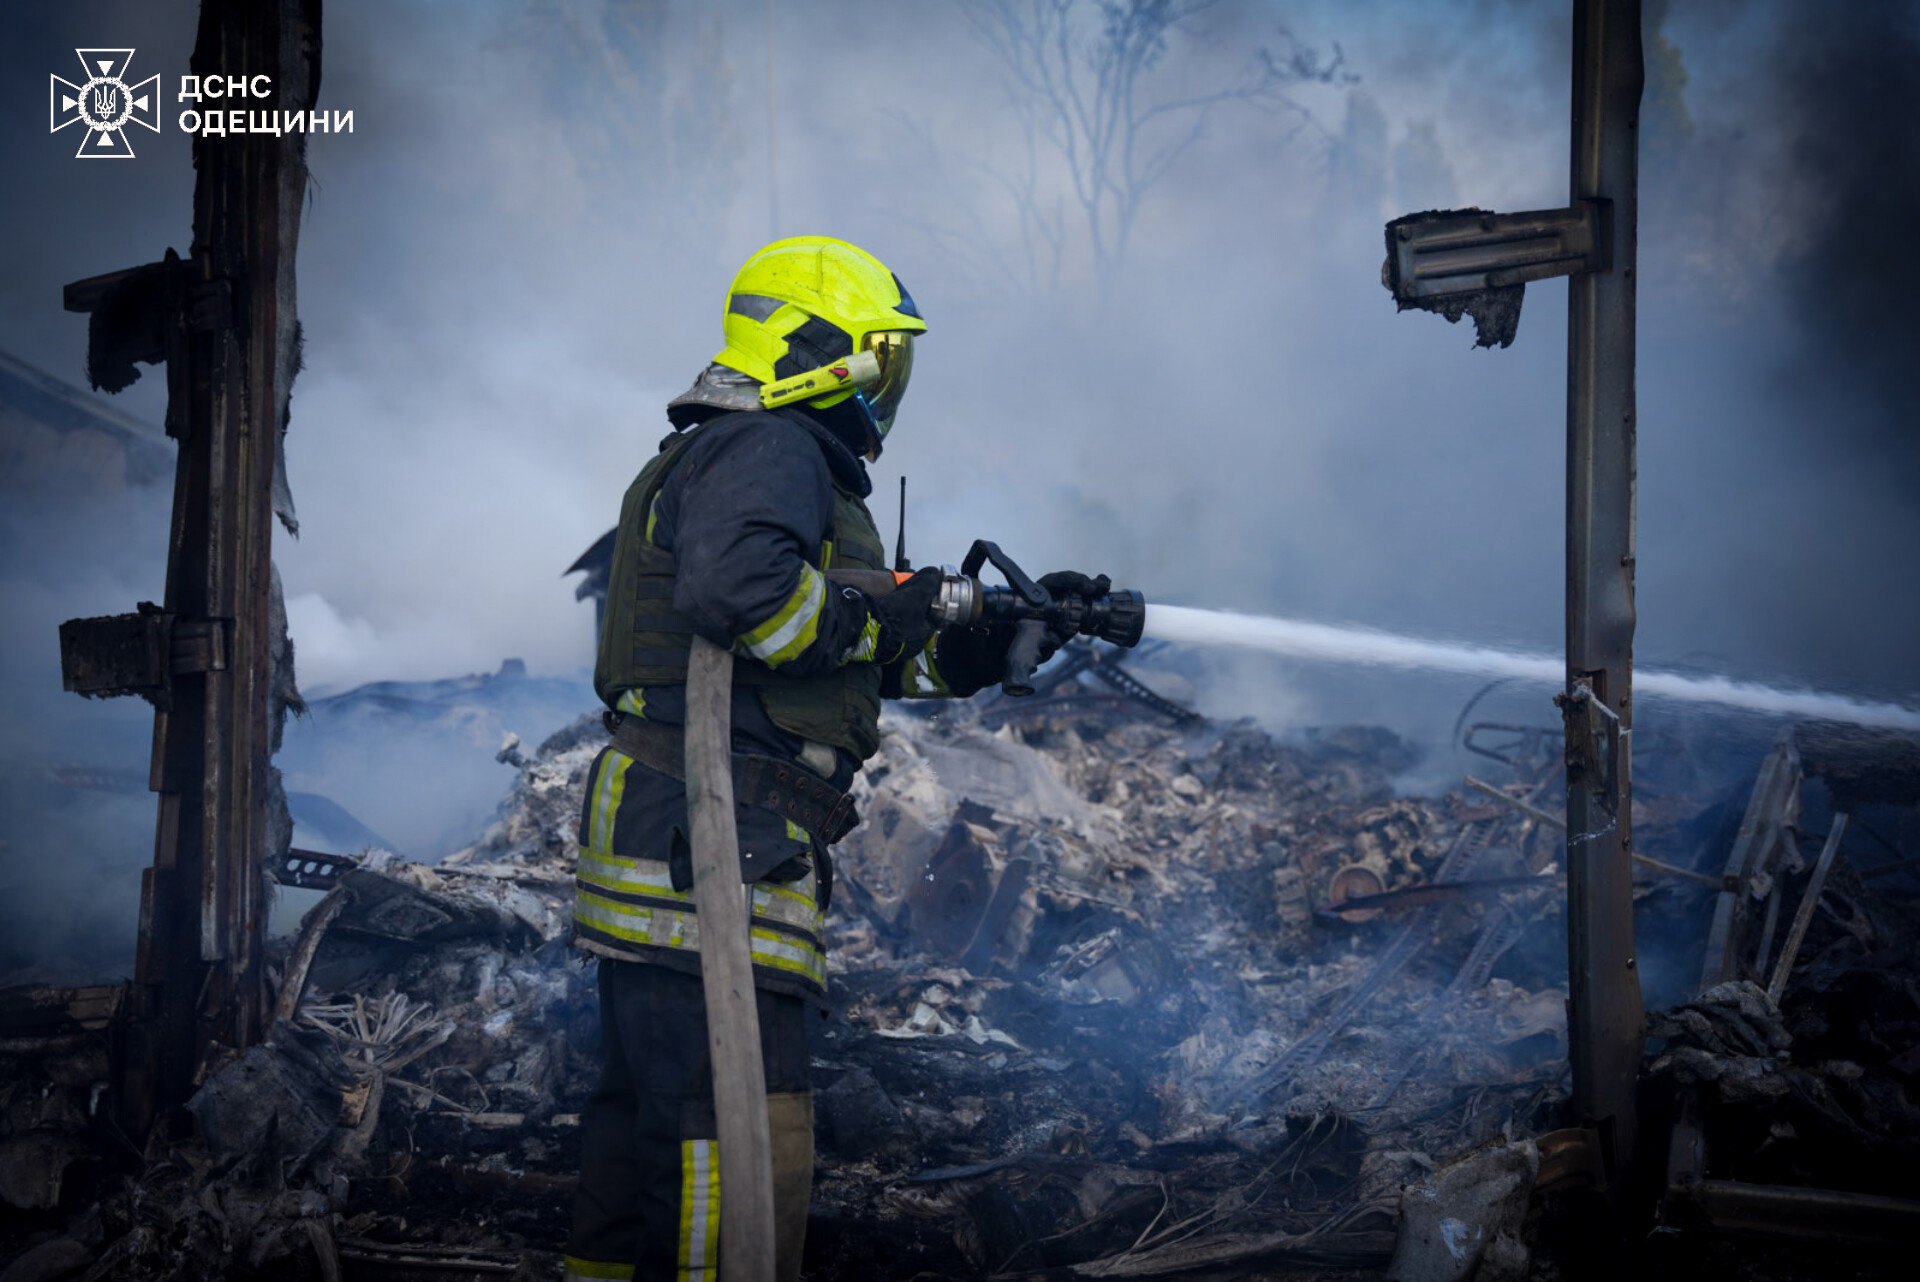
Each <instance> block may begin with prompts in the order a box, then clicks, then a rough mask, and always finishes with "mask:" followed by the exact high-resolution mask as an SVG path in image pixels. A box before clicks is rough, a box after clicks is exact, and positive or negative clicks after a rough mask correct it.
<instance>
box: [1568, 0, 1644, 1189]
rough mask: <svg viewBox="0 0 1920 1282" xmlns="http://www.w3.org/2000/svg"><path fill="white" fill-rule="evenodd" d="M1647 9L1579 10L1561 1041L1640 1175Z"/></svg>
mask: <svg viewBox="0 0 1920 1282" xmlns="http://www.w3.org/2000/svg"><path fill="white" fill-rule="evenodd" d="M1641 81H1642V64H1641V53H1640V0H1575V3H1574V6H1573V175H1572V200H1573V203H1574V204H1575V205H1576V206H1578V205H1582V204H1589V205H1595V206H1600V207H1604V208H1606V209H1607V210H1608V211H1609V212H1610V214H1611V217H1609V218H1608V219H1606V220H1605V222H1606V223H1607V224H1608V226H1607V229H1606V230H1607V234H1608V235H1609V237H1610V239H1611V242H1612V243H1611V245H1610V246H1608V248H1607V253H1608V258H1609V260H1610V266H1609V269H1608V270H1606V271H1601V272H1582V273H1579V274H1577V275H1575V276H1573V277H1571V278H1570V279H1569V280H1568V282H1567V692H1568V693H1567V694H1566V695H1564V696H1563V697H1562V707H1563V708H1564V710H1565V713H1566V725H1567V960H1568V984H1569V992H1568V1003H1567V1024H1568V1028H1567V1043H1568V1051H1569V1057H1570V1058H1571V1060H1572V1067H1573V1106H1574V1110H1575V1112H1576V1113H1577V1114H1578V1119H1577V1120H1578V1121H1579V1122H1580V1123H1581V1124H1583V1125H1589V1126H1592V1127H1594V1128H1595V1129H1596V1130H1597V1131H1598V1132H1599V1139H1600V1144H1601V1153H1602V1158H1603V1161H1604V1162H1605V1165H1606V1169H1607V1171H1608V1172H1609V1174H1611V1175H1614V1176H1618V1175H1620V1174H1622V1173H1624V1172H1625V1171H1626V1170H1627V1168H1628V1167H1629V1166H1630V1164H1631V1162H1632V1155H1633V1140H1634V1131H1635V1112H1634V1088H1635V1083H1636V1081H1637V1079H1638V1076H1639V1070H1640V1054H1641V1048H1642V1043H1643V1041H1644V1039H1645V1027H1646V1013H1645V1007H1644V1005H1643V1003H1642V1000H1641V996H1640V974H1639V971H1638V970H1637V969H1635V958H1634V944H1633V864H1632V854H1633V813H1632V811H1633V807H1632V779H1633V776H1632V761H1633V629H1634V603H1633V579H1634V521H1635V516H1636V507H1637V491H1636V466H1635V437H1636V430H1637V423H1636V421H1635V413H1636V409H1635V405H1634V378H1633V374H1634V286H1635V281H1634V267H1635V261H1636V241H1637V235H1638V221H1639V165H1638V152H1639V135H1638V131H1639V126H1640V120H1639V115H1640V89H1641Z"/></svg>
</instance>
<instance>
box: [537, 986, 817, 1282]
mask: <svg viewBox="0 0 1920 1282" xmlns="http://www.w3.org/2000/svg"><path fill="white" fill-rule="evenodd" d="M757 996H758V999H759V1003H758V1004H759V1009H760V1047H761V1056H762V1061H763V1063H764V1065H765V1068H766V1074H767V1113H768V1120H769V1121H770V1123H771V1130H772V1134H773V1198H774V1236H775V1249H776V1255H777V1268H776V1275H777V1276H778V1277H779V1278H780V1280H781V1282H794V1280H795V1279H797V1278H798V1277H799V1276H800V1252H801V1248H802V1246H803V1245H804V1243H805V1240H806V1232H807V1200H808V1197H809V1196H810V1195H811V1193H812V1189H813V1096H812V1095H811V1093H810V1092H809V1090H808V1086H807V1068H808V1053H807V1026H806V1024H807V1005H806V1003H805V1002H804V1001H803V1000H801V999H800V998H798V997H789V996H786V995H784V994H779V993H770V992H767V991H766V990H764V989H762V990H760V991H759V992H758V994H757ZM600 1028H601V1035H602V1037H603V1039H604V1046H603V1049H602V1057H603V1058H602V1064H603V1066H602V1070H601V1077H600V1084H599V1087H598V1088H597V1089H596V1090H595V1091H594V1093H593V1097H592V1099H591V1100H589V1101H588V1104H587V1110H586V1113H585V1115H584V1116H583V1117H582V1118H581V1127H580V1130H581V1140H582V1153H581V1161H580V1188H579V1192H578V1193H577V1194H575V1197H574V1204H573V1232H572V1236H571V1237H570V1238H569V1240H568V1243H567V1259H566V1277H567V1280H568V1282H574V1280H575V1279H587V1278H592V1279H605V1278H612V1279H622V1280H624V1279H628V1278H632V1279H636V1280H637V1282H668V1280H669V1279H689V1280H691V1282H717V1280H718V1278H719V1276H720V1269H719V1255H720V1200H721V1198H722V1196H723V1195H724V1192H725V1184H724V1182H723V1178H722V1177H723V1175H724V1172H725V1168H724V1166H723V1164H722V1162H721V1160H720V1152H719V1149H720V1145H719V1143H718V1142H717V1140H716V1139H715V1138H714V1137H715V1135H716V1134H717V1133H718V1131H717V1127H716V1125H715V1121H714V1112H713V1065H712V1061H711V1059H710V1058H709V1052H708V1048H707V1012H706V1002H705V999H704V997H703V996H702V993H701V987H700V979H699V977H698V976H697V975H689V974H687V973H685V972H683V971H678V970H674V969H671V968H669V967H665V966H653V965H648V964H646V963H643V962H630V961H616V960H613V959H611V958H602V959H601V961H600Z"/></svg>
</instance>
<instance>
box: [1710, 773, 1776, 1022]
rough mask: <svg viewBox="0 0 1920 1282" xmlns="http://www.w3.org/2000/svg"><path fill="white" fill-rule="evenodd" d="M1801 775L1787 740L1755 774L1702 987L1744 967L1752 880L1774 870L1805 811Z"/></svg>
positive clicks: (1731, 856) (1730, 858) (1729, 857)
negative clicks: (1801, 809)
mask: <svg viewBox="0 0 1920 1282" xmlns="http://www.w3.org/2000/svg"><path fill="white" fill-rule="evenodd" d="M1800 778H1801V776H1800V758H1799V756H1798V755H1797V754H1796V753H1795V752H1794V749H1793V747H1792V745H1790V744H1786V743H1782V744H1781V745H1780V746H1779V747H1777V748H1775V749H1774V750H1773V751H1772V752H1771V753H1769V754H1768V755H1767V759H1766V761H1765V762H1763V763H1762V764H1761V766H1760V772H1759V774H1758V775H1756V776H1755V778H1754V781H1753V793H1752V795H1751V796H1750V797H1749V798H1748V799H1747V810H1746V814H1745V816H1744V817H1743V818H1742V819H1741V821H1740V831H1739V833H1738V834H1737V835H1736V836H1735V837H1734V840H1733V849H1732V850H1731V851H1729V852H1728V854H1727V862H1726V866H1725V867H1724V868H1723V869H1722V870H1721V880H1722V883H1723V885H1724V887H1725V888H1724V889H1722V890H1721V892H1720V898H1719V901H1718V902H1717V903H1716V904H1715V905H1714V909H1713V924H1712V925H1711V926H1710V927H1709V928H1708V930H1707V946H1706V956H1705V959H1704V961H1703V963H1702V965H1701V970H1700V984H1699V991H1702V992H1704V991H1705V990H1706V989H1709V988H1711V987H1713V986H1714V985H1715V984H1718V983H1720V982H1721V981H1723V980H1727V979H1733V978H1735V977H1737V975H1738V973H1739V967H1740V962H1739V949H1740V939H1741V936H1742V934H1743V933H1744V927H1745V925H1746V923H1747V921H1748V919H1749V917H1750V915H1751V908H1750V906H1749V905H1750V901H1749V896H1748V894H1747V886H1748V885H1749V883H1750V882H1751V881H1752V880H1753V878H1754V877H1755V875H1756V874H1759V873H1765V872H1768V870H1769V868H1770V866H1771V863H1772V861H1773V860H1774V859H1775V857H1776V856H1777V854H1778V852H1779V851H1780V849H1781V848H1782V846H1783V843H1785V842H1786V841H1787V839H1788V838H1787V833H1788V831H1789V830H1790V829H1791V828H1792V827H1793V824H1794V822H1795V820H1796V819H1797V818H1798V816H1799V807H1800Z"/></svg>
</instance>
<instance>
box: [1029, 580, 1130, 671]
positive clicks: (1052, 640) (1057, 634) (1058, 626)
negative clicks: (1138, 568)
mask: <svg viewBox="0 0 1920 1282" xmlns="http://www.w3.org/2000/svg"><path fill="white" fill-rule="evenodd" d="M1040 586H1041V587H1043V588H1045V589H1046V590H1047V592H1048V593H1049V594H1050V595H1051V596H1052V597H1053V599H1054V600H1056V601H1064V600H1066V599H1067V598H1069V597H1085V598H1092V597H1097V596H1105V595H1106V594H1107V593H1108V592H1110V591H1111V590H1112V589H1113V581H1112V580H1110V579H1109V578H1107V576H1106V575H1104V574H1096V575H1094V576H1093V577H1092V578H1088V577H1087V576H1086V575H1084V574H1082V573H1080V572H1079V571H1078V570H1055V571H1054V572H1053V573H1052V574H1043V575H1041V576H1040ZM1073 637H1074V634H1073V633H1072V632H1068V631H1067V630H1066V625H1065V624H1064V623H1055V624H1052V625H1051V626H1049V627H1048V628H1047V639H1046V640H1045V641H1043V642H1041V643H1040V662H1042V663H1045V662H1046V661H1047V660H1048V659H1051V658H1052V657H1053V656H1054V653H1055V652H1056V651H1057V650H1059V649H1060V647H1061V646H1063V645H1065V644H1066V643H1067V642H1069V641H1071V640H1073Z"/></svg>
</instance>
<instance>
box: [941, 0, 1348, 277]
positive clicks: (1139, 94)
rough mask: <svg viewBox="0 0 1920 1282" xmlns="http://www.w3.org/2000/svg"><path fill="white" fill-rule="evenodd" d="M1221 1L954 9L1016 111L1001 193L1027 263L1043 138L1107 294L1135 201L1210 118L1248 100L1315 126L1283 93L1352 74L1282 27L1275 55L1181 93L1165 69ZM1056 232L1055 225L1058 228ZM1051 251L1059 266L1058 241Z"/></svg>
mask: <svg viewBox="0 0 1920 1282" xmlns="http://www.w3.org/2000/svg"><path fill="white" fill-rule="evenodd" d="M1217 3H1218V0H971V3H968V4H966V5H964V6H963V8H962V12H963V14H964V15H965V19H966V21H967V24H968V26H969V28H970V29H971V31H972V32H973V34H974V37H975V38H976V40H978V42H979V44H980V45H981V47H982V48H984V49H985V50H986V51H987V52H988V53H989V54H990V55H991V56H992V57H993V59H994V61H995V62H996V63H998V64H999V66H1000V68H1001V71H1002V79H1003V83H1004V85H1005V88H1006V92H1007V100H1008V103H1009V105H1010V106H1011V107H1012V109H1013V113H1014V117H1015V119H1016V121H1018V123H1019V124H1020V126H1021V128H1022V130H1023V131H1024V132H1025V134H1026V137H1027V145H1028V164H1027V166H1026V170H1025V172H1024V173H1020V174H1018V175H1016V176H1011V177H1010V178H1009V179H1008V180H1007V181H1003V182H1001V183H1000V185H1001V186H1002V187H1003V188H1004V189H1005V190H1007V191H1008V193H1009V195H1010V197H1011V198H1012V199H1013V202H1014V205H1015V207H1016V209H1017V210H1018V211H1019V215H1020V220H1021V234H1022V236H1023V238H1024V244H1025V245H1026V246H1027V248H1028V250H1029V262H1030V263H1031V262H1032V261H1034V258H1033V254H1032V252H1031V251H1032V249H1033V248H1034V246H1035V244H1036V242H1035V241H1034V239H1033V238H1034V237H1035V236H1040V235H1042V234H1043V233H1044V232H1045V230H1046V227H1047V222H1046V219H1045V218H1044V217H1042V216H1041V211H1040V206H1039V197H1038V190H1039V186H1040V180H1041V178H1042V176H1043V173H1042V170H1041V169H1040V167H1039V166H1038V164H1037V163H1036V159H1035V157H1036V155H1037V152H1038V151H1039V150H1040V144H1042V143H1044V144H1045V149H1046V150H1048V151H1050V152H1051V153H1052V154H1053V156H1054V159H1055V161H1056V162H1057V164H1058V167H1059V168H1060V169H1062V170H1064V171H1065V176H1066V178H1067V180H1068V183H1069V184H1070V186H1071V189H1072V192H1073V195H1074V199H1075V200H1076V201H1077V202H1078V204H1079V206H1080V217H1079V222H1080V224H1081V227H1082V233H1083V236H1084V241H1085V244H1086V247H1087V251H1088V253H1089V255H1090V257H1091V259H1092V264H1093V267H1094V270H1095V272H1096V275H1097V277H1098V279H1099V280H1100V281H1101V283H1102V287H1103V288H1104V287H1105V283H1106V281H1107V280H1108V279H1109V277H1110V276H1111V274H1112V272H1113V270H1114V269H1115V268H1116V267H1117V266H1118V265H1119V263H1120V261H1121V260H1122V259H1123V258H1124V257H1125V256H1126V253H1127V250H1128V246H1129V244H1130V242H1131V239H1132V235H1133V229H1134V226H1135V224H1136V222H1137V220H1138V217H1139V213H1140V209H1141V205H1142V203H1143V202H1144V201H1145V199H1146V198H1147V196H1148V194H1149V193H1150V192H1151V191H1152V190H1153V188H1154V187H1155V186H1157V185H1158V184H1159V183H1160V182H1162V181H1163V180H1164V179H1165V178H1166V177H1167V175H1168V174H1169V172H1171V170H1172V169H1173V167H1174V165H1175V164H1176V162H1177V161H1178V160H1179V158H1180V157H1181V156H1182V155H1183V154H1184V153H1185V152H1186V151H1188V150H1189V149H1190V148H1191V147H1192V146H1193V144H1194V143H1195V142H1196V141H1198V140H1199V139H1200V138H1201V137H1202V136H1203V135H1204V134H1205V132H1206V128H1207V125H1208V123H1209V122H1210V120H1211V118H1212V117H1213V115H1214V113H1215V112H1217V111H1218V110H1220V109H1221V108H1224V107H1229V106H1232V105H1237V104H1245V105H1249V106H1253V107H1258V108H1262V109H1266V110H1279V111H1285V112H1288V113H1289V114H1292V115H1295V116H1298V117H1299V118H1300V119H1301V121H1303V122H1307V121H1311V120H1312V116H1311V113H1310V112H1309V111H1308V110H1307V108H1306V107H1305V106H1304V105H1303V104H1302V103H1300V102H1299V101H1298V100H1296V99H1295V98H1294V97H1293V96H1292V95H1291V94H1290V93H1289V92H1288V91H1289V90H1290V89H1293V88H1295V87H1298V86H1303V85H1310V84H1318V85H1332V86H1336V87H1337V86H1344V85H1347V84H1350V83H1352V82H1353V81H1354V79H1355V77H1354V76H1353V75H1352V74H1351V73H1350V72H1349V71H1348V70H1347V67H1346V56H1345V54H1344V53H1343V52H1342V50H1341V49H1340V47H1339V46H1338V45H1334V46H1333V48H1332V52H1331V54H1322V53H1321V52H1319V51H1318V50H1315V49H1312V48H1310V47H1308V46H1305V45H1303V44H1301V43H1300V42H1298V41H1297V40H1295V39H1294V37H1293V35H1292V33H1291V32H1289V31H1287V30H1286V29H1284V28H1282V29H1281V30H1279V31H1278V32H1277V33H1276V40H1275V46H1274V47H1268V46H1262V47H1260V48H1257V49H1255V50H1253V51H1251V53H1250V54H1249V55H1248V58H1247V61H1246V64H1245V66H1244V67H1243V68H1242V70H1241V71H1240V73H1239V74H1238V75H1237V76H1235V77H1234V78H1233V79H1232V80H1231V81H1230V82H1228V83H1225V84H1220V85H1217V86H1216V87H1213V88H1211V89H1208V90H1207V91H1205V92H1199V93H1194V92H1179V91H1177V90H1176V89H1175V87H1174V86H1173V85H1172V84H1170V83H1168V82H1170V81H1172V80H1174V79H1175V76H1174V74H1173V71H1172V69H1171V68H1170V66H1169V63H1170V62H1171V61H1173V60H1174V59H1173V58H1172V55H1173V53H1174V50H1175V49H1176V47H1177V46H1180V45H1182V44H1188V43H1191V41H1192V39H1193V38H1194V36H1195V34H1196V31H1195V28H1196V25H1197V23H1198V21H1199V20H1200V19H1201V18H1202V16H1203V15H1204V14H1205V13H1206V12H1207V11H1208V10H1210V9H1213V8H1214V7H1215V6H1216V5H1217ZM1061 231H1062V233H1064V228H1063V227H1062V228H1061ZM1050 243H1052V244H1053V247H1054V250H1055V255H1054V256H1055V270H1056V273H1057V268H1058V258H1059V256H1060V251H1062V250H1064V245H1062V244H1060V243H1059V242H1057V241H1053V242H1050Z"/></svg>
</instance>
